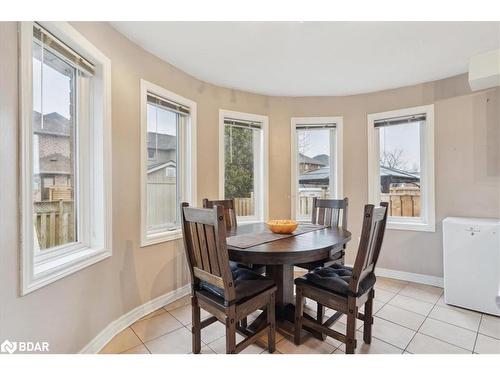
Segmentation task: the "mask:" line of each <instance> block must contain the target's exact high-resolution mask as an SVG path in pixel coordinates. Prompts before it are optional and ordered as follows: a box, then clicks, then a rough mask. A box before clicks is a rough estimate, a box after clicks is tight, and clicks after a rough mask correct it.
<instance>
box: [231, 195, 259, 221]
mask: <svg viewBox="0 0 500 375" xmlns="http://www.w3.org/2000/svg"><path fill="white" fill-rule="evenodd" d="M234 210H235V211H236V216H252V215H255V202H254V196H253V193H250V198H234Z"/></svg>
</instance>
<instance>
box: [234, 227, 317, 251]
mask: <svg viewBox="0 0 500 375" xmlns="http://www.w3.org/2000/svg"><path fill="white" fill-rule="evenodd" d="M323 228H325V227H324V226H323V225H316V224H299V226H298V227H297V229H296V230H295V231H294V232H293V233H290V234H278V233H273V232H271V231H270V230H269V229H268V228H267V227H266V228H265V229H264V230H263V231H262V232H260V233H246V234H238V235H236V236H232V237H228V238H227V240H226V241H227V244H228V245H229V246H231V247H237V248H239V249H248V248H249V247H253V246H257V245H261V244H263V243H266V242H272V241H277V240H281V239H283V238H287V237H293V236H297V235H299V234H304V233H307V232H312V231H315V230H318V229H323Z"/></svg>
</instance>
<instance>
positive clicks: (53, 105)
mask: <svg viewBox="0 0 500 375" xmlns="http://www.w3.org/2000/svg"><path fill="white" fill-rule="evenodd" d="M41 65H42V63H41V62H40V60H37V59H33V110H34V111H36V112H41V106H42V100H41V99H42V96H41V94H42V93H41V84H42V80H41ZM43 85H44V95H43V114H44V115H46V114H48V113H52V112H57V113H59V114H60V115H61V116H64V117H65V118H67V119H68V120H69V118H70V113H69V111H70V108H71V106H70V91H71V90H70V78H69V77H68V76H65V75H64V74H61V73H59V72H58V71H57V70H55V69H53V68H51V67H50V66H48V65H44V69H43ZM50 93H57V95H50Z"/></svg>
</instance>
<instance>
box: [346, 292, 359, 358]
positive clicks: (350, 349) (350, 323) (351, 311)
mask: <svg viewBox="0 0 500 375" xmlns="http://www.w3.org/2000/svg"><path fill="white" fill-rule="evenodd" d="M357 316H358V308H357V307H356V299H355V298H352V297H348V298H347V332H346V341H347V342H346V344H345V348H346V350H345V352H346V354H354V350H355V349H356V319H357Z"/></svg>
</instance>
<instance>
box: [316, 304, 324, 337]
mask: <svg viewBox="0 0 500 375" xmlns="http://www.w3.org/2000/svg"><path fill="white" fill-rule="evenodd" d="M317 305H318V309H317V310H316V321H317V322H318V323H319V324H323V317H324V316H325V307H324V306H323V305H322V304H321V303H317ZM321 340H323V341H325V340H326V335H325V334H323V333H322V334H321Z"/></svg>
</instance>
